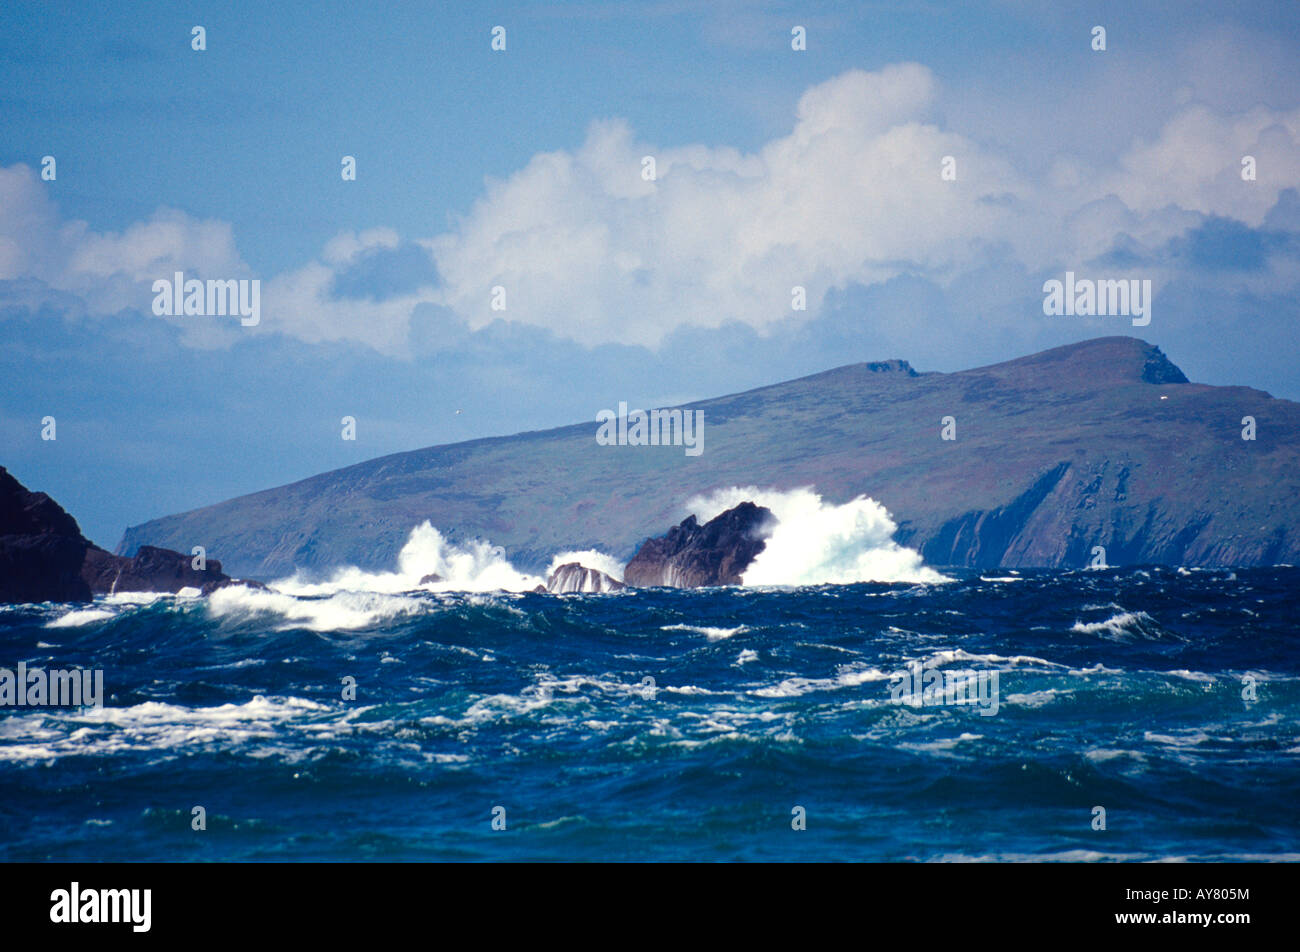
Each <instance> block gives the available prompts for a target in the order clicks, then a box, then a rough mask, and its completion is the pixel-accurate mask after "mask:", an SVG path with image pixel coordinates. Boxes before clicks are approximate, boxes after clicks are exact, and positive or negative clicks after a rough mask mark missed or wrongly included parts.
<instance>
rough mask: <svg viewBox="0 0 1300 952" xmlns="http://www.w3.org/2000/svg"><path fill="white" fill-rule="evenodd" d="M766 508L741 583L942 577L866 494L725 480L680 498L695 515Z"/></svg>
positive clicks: (829, 582)
mask: <svg viewBox="0 0 1300 952" xmlns="http://www.w3.org/2000/svg"><path fill="white" fill-rule="evenodd" d="M746 500H748V501H750V502H754V503H757V504H758V505H760V506H766V507H767V508H768V509H770V510H772V513H773V515H775V516H776V518H777V520H778V522H777V525H776V528H775V529H774V530H773V531H772V534H771V535H770V536H769V537H768V540H767V545H766V547H765V548H764V549H763V551H762V552H761V553H759V556H758V558H756V559H755V560H754V561H753V563H752V564H751V565H750V566H749V568H748V569H747V570H746V571H745V573H744V575H743V576H742V577H741V578H742V581H743V582H744V584H745V585H748V586H754V585H851V584H853V583H854V582H913V583H918V582H921V583H931V582H949V581H952V579H950V578H948V577H947V576H945V575H941V574H940V573H939V572H936V571H935V570H934V569H931V568H927V567H926V566H925V565H924V564H923V562H922V560H921V554H920V553H919V552H917V551H916V550H915V549H909V548H906V547H904V546H901V545H899V544H898V543H897V542H895V541H894V539H893V536H894V533H895V532H896V531H898V526H897V525H896V524H895V523H894V520H893V519H892V518H890V515H889V513H888V512H887V511H886V509H885V507H884V506H882V505H881V504H880V503H878V502H876V501H875V500H874V499H871V498H869V497H867V496H858V497H857V498H855V499H852V500H850V501H849V502H846V503H844V504H843V505H838V506H837V505H835V504H834V503H828V502H825V501H823V499H822V497H821V496H820V495H818V494H817V493H816V492H814V491H813V490H812V489H811V488H808V487H804V488H800V489H792V490H778V489H758V488H756V487H754V486H747V487H744V488H741V487H738V486H732V487H730V488H728V489H720V490H717V491H716V492H713V493H710V494H708V495H705V496H696V497H694V498H692V499H691V500H690V501H689V502H687V504H686V506H687V509H688V510H689V511H690V512H693V513H695V515H696V518H698V519H699V520H700V521H701V522H705V521H707V520H709V519H712V518H713V517H714V516H717V515H719V514H720V513H722V512H725V511H726V510H728V509H731V508H732V507H734V506H736V505H738V504H740V503H742V502H745V501H746Z"/></svg>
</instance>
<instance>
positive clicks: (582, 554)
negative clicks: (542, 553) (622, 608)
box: [546, 549, 624, 582]
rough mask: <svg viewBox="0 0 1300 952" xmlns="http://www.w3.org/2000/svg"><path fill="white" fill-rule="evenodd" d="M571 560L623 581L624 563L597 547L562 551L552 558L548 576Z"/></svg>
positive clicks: (547, 571)
mask: <svg viewBox="0 0 1300 952" xmlns="http://www.w3.org/2000/svg"><path fill="white" fill-rule="evenodd" d="M570 562H577V563H578V564H579V565H582V566H585V567H586V568H589V569H595V570H596V571H598V572H604V573H605V574H606V575H608V576H609V577H610V578H612V579H616V580H618V581H620V582H621V581H623V568H624V566H623V563H622V562H620V561H619V560H618V559H616V558H614V557H613V556H612V555H606V554H605V553H604V552H600V551H598V550H597V549H581V550H579V551H575V552H561V553H560V554H559V555H557V556H556V557H555V558H553V559H551V564H550V565H549V566H547V569H546V577H547V578H550V577H551V573H553V572H554V571H555V570H556V569H558V568H559V567H560V566H561V565H567V564H568V563H570Z"/></svg>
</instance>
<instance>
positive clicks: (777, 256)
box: [0, 63, 1300, 355]
mask: <svg viewBox="0 0 1300 952" xmlns="http://www.w3.org/2000/svg"><path fill="white" fill-rule="evenodd" d="M941 101H942V97H941V95H940V89H939V84H938V81H937V80H936V78H935V76H934V75H933V74H932V73H931V71H930V70H929V69H927V68H926V67H924V66H921V65H918V64H914V63H905V64H900V65H894V66H889V67H885V68H884V69H881V70H878V71H875V72H865V71H862V70H851V71H849V72H846V73H843V74H841V75H839V76H836V77H834V78H832V79H829V80H827V81H825V82H823V83H820V84H818V85H815V86H813V87H811V88H809V89H808V90H806V91H805V93H804V95H803V96H802V97H801V99H800V100H799V103H798V106H797V109H796V111H795V115H794V117H793V122H792V126H791V128H790V131H789V133H788V134H786V135H783V136H780V137H778V138H775V139H773V140H771V141H769V142H767V143H766V144H764V145H762V146H761V147H759V148H758V149H756V150H755V151H752V152H743V151H740V150H737V149H733V148H727V147H714V146H705V145H699V144H688V145H681V146H673V147H664V148H660V147H656V146H654V145H652V144H648V143H645V142H643V141H640V140H639V139H638V138H637V136H636V134H635V133H634V131H633V130H632V129H631V128H630V127H629V126H628V124H627V123H626V122H624V121H622V120H618V119H607V120H601V121H597V122H594V123H592V124H591V126H590V127H589V129H588V133H587V136H586V139H585V141H584V142H583V143H582V144H581V145H580V146H578V147H577V148H576V149H573V150H571V151H570V150H558V151H553V152H545V153H539V154H537V155H535V156H534V157H533V158H532V159H531V160H530V161H529V162H528V163H527V164H526V165H525V166H524V167H523V168H521V169H519V170H518V171H517V172H515V173H514V174H512V175H510V176H508V177H507V178H505V179H503V180H494V181H489V182H488V183H487V185H486V188H485V191H484V194H483V196H482V197H481V199H480V200H479V201H478V202H477V203H476V204H475V205H474V206H473V207H472V208H471V209H470V211H469V213H468V214H467V215H465V216H464V217H463V218H462V219H460V220H458V221H456V222H455V223H454V225H453V226H452V227H451V229H450V230H448V231H446V232H445V233H443V234H440V235H437V236H435V237H432V238H428V239H424V240H422V241H420V244H422V245H423V246H424V247H425V248H426V250H428V252H429V253H430V255H431V257H432V259H433V261H434V263H436V267H437V273H438V274H439V275H440V277H441V281H442V284H441V286H440V287H434V286H432V278H431V283H430V286H428V287H421V288H418V289H415V290H410V291H406V292H404V293H400V294H397V295H394V296H390V297H385V296H384V295H377V296H376V297H377V298H378V299H369V298H357V297H339V296H337V295H336V290H335V289H336V285H337V278H338V277H339V276H340V275H341V274H342V273H343V272H345V271H346V270H347V269H349V268H350V267H352V266H353V265H355V264H356V263H358V262H359V261H360V259H362V258H363V257H365V256H367V255H369V254H372V253H382V252H392V251H395V250H397V249H399V248H400V247H401V245H402V238H401V236H399V235H398V234H397V233H396V232H395V231H394V230H392V229H388V228H375V229H370V230H367V231H362V232H359V233H353V232H345V233H342V234H340V235H338V236H337V237H335V238H334V239H332V240H331V241H329V242H328V243H327V244H326V245H325V247H324V248H323V249H321V251H320V255H319V257H318V259H316V260H312V261H308V262H307V263H306V264H304V265H303V266H301V267H299V268H297V269H295V270H292V271H289V272H285V273H282V274H280V275H279V276H276V277H274V278H270V279H267V280H265V281H264V282H263V285H264V286H263V297H262V315H263V320H262V324H261V325H260V326H259V327H257V328H255V329H252V330H251V332H252V333H274V332H281V333H285V334H289V335H291V336H294V337H297V338H300V339H303V340H307V341H353V342H358V343H363V344H366V345H368V346H371V347H373V348H375V349H377V350H379V351H381V352H384V353H389V354H397V355H401V354H405V353H407V352H408V349H409V348H408V340H409V334H410V329H411V324H412V315H413V314H414V313H415V312H416V310H417V309H418V308H419V307H420V306H421V305H422V304H423V305H435V306H441V307H445V308H446V309H447V311H449V312H450V314H451V315H454V316H455V318H458V319H459V320H461V321H463V322H464V323H465V324H466V325H468V327H469V328H471V329H474V330H478V329H482V328H484V327H486V326H487V325H489V324H491V323H492V322H494V321H497V320H507V321H513V322H518V323H522V324H526V325H533V326H538V327H544V328H547V329H550V330H551V331H553V332H555V333H557V334H559V335H561V336H564V337H568V338H572V339H574V340H578V341H580V342H583V343H587V344H600V343H606V342H622V343H629V344H643V345H647V346H655V345H657V344H659V343H660V342H661V341H662V340H663V339H664V337H665V336H666V335H667V334H669V333H671V332H672V331H673V330H674V329H676V328H678V327H684V326H694V327H703V328H716V327H719V326H722V325H723V324H725V323H727V322H732V321H736V322H742V323H744V324H747V325H750V326H752V327H754V328H756V329H758V330H760V331H763V332H768V331H772V330H774V329H777V328H779V327H781V326H783V325H787V324H791V323H797V322H800V321H803V320H806V319H808V318H811V317H814V316H816V315H817V313H818V311H819V310H820V308H821V305H822V303H823V301H824V299H825V297H826V295H827V293H828V292H829V291H830V290H832V289H835V288H845V287H847V286H848V285H850V284H863V285H871V284H875V283H879V282H883V281H887V280H889V279H891V278H893V277H896V276H898V275H901V274H917V275H921V276H924V277H926V278H929V279H931V280H933V281H936V282H938V283H939V284H948V283H950V282H953V281H955V280H959V279H961V278H962V276H963V275H966V274H969V273H970V272H972V271H973V270H975V269H977V268H979V267H980V266H982V265H984V264H989V263H993V264H998V265H1004V264H1011V265H1014V266H1017V267H1019V268H1021V269H1023V270H1024V271H1025V272H1027V273H1028V274H1031V275H1032V274H1037V273H1041V272H1042V271H1044V270H1055V269H1058V268H1062V269H1063V268H1074V267H1078V266H1080V265H1082V264H1083V263H1084V262H1086V261H1088V260H1091V259H1092V258H1095V257H1096V256H1098V255H1101V254H1103V253H1105V252H1106V251H1107V250H1109V249H1110V248H1112V247H1113V246H1114V244H1115V241H1116V239H1117V238H1118V237H1120V236H1127V238H1128V239H1130V240H1132V241H1133V242H1135V243H1136V244H1137V245H1138V246H1140V247H1141V248H1144V249H1148V250H1150V249H1157V248H1160V247H1162V246H1163V244H1164V243H1165V242H1167V241H1168V240H1169V239H1171V238H1173V237H1176V236H1178V235H1181V234H1183V233H1185V232H1186V231H1187V230H1188V229H1189V228H1193V227H1195V226H1196V225H1197V224H1198V223H1199V221H1200V216H1202V215H1206V214H1216V215H1224V216H1229V217H1232V218H1236V219H1239V220H1241V221H1243V222H1245V223H1247V224H1250V225H1258V224H1260V223H1261V222H1262V221H1263V218H1264V216H1265V214H1266V213H1267V211H1268V209H1269V208H1271V207H1272V206H1273V205H1274V203H1275V202H1276V201H1277V198H1278V195H1279V193H1280V192H1281V190H1283V189H1285V188H1288V187H1300V149H1298V148H1297V143H1300V110H1291V111H1286V110H1278V109H1272V108H1269V107H1266V106H1263V105H1256V106H1254V107H1252V108H1249V109H1247V110H1245V111H1241V112H1225V111H1216V110H1215V109H1214V108H1211V107H1210V106H1208V105H1206V104H1204V103H1199V102H1198V103H1190V104H1187V105H1184V106H1182V107H1180V108H1178V109H1177V111H1176V112H1174V114H1173V115H1172V117H1171V118H1170V119H1169V120H1168V121H1167V122H1166V123H1165V124H1164V125H1162V126H1161V127H1159V128H1157V129H1155V130H1154V131H1153V133H1152V135H1151V136H1150V137H1149V138H1146V139H1144V140H1141V141H1137V142H1134V143H1132V144H1131V145H1130V146H1129V147H1128V148H1127V149H1126V150H1124V151H1120V150H1116V151H1115V153H1114V157H1113V158H1111V159H1109V160H1100V161H1099V159H1098V158H1097V156H1095V155H1094V156H1091V157H1089V158H1087V159H1081V158H1079V157H1076V156H1071V155H1068V154H1062V155H1060V156H1058V157H1057V159H1056V160H1055V161H1054V162H1053V163H1051V164H1050V167H1047V168H1045V170H1044V171H1043V173H1042V175H1041V176H1040V177H1038V178H1036V179H1035V178H1031V177H1029V176H1027V175H1025V174H1024V173H1023V172H1021V171H1019V170H1018V169H1017V167H1016V163H1015V161H1014V156H1013V155H1012V153H1011V152H1010V150H1009V148H1007V147H1003V148H1002V149H1001V150H1000V151H999V150H998V149H995V148H994V147H993V146H991V145H989V144H986V143H982V142H975V141H974V140H972V139H971V138H969V137H967V136H963V135H961V134H958V133H956V132H953V131H951V130H950V129H947V128H945V127H944V125H943V124H942V123H941V122H939V121H938V120H937V119H936V118H934V115H933V113H934V112H935V110H936V107H937V105H938V104H939V103H940V102H941ZM1246 154H1251V155H1254V156H1255V157H1256V160H1257V163H1258V172H1259V177H1258V181H1256V182H1253V183H1247V182H1243V181H1242V180H1241V177H1240V168H1241V166H1240V162H1241V157H1242V156H1243V155H1246ZM645 155H652V156H654V158H655V162H656V171H657V181H654V182H647V181H644V180H643V179H642V176H641V172H642V157H643V156H645ZM948 155H951V156H954V157H955V159H956V162H957V180H956V181H955V182H946V181H943V180H942V179H941V177H940V163H941V160H942V159H943V157H944V156H948ZM175 270H183V271H185V272H186V273H187V274H191V275H194V276H214V277H243V276H246V275H248V268H247V266H246V265H245V263H244V262H243V260H242V259H241V258H240V255H239V252H238V249H237V248H236V245H235V241H234V238H233V232H232V229H231V226H230V225H229V224H227V223H224V222H219V221H201V220H197V219H194V218H191V217H190V216H188V215H186V214H184V213H183V212H179V211H174V210H170V209H160V210H159V211H158V212H156V213H155V214H154V215H153V216H152V217H151V218H150V219H149V220H148V221H144V222H140V223H137V224H134V225H131V226H130V227H128V228H126V229H125V230H124V231H122V232H121V233H107V232H104V233H99V232H94V231H92V230H91V229H90V227H89V226H88V225H87V224H86V223H85V222H80V221H64V220H62V219H61V217H60V215H59V214H58V211H57V209H56V207H55V205H54V203H53V202H52V201H51V200H50V198H49V197H48V194H47V190H46V187H45V185H44V183H41V182H39V181H38V180H37V178H36V176H35V174H34V173H33V172H32V171H31V170H30V169H28V168H27V167H25V166H15V167H12V168H10V169H0V279H5V278H18V277H24V278H37V279H39V280H40V281H43V282H45V283H46V284H47V285H49V286H50V287H51V288H53V289H55V290H57V291H60V292H66V293H71V294H75V295H77V296H79V297H81V298H82V299H84V300H85V301H86V302H87V306H88V308H89V309H90V310H92V311H98V312H100V313H112V312H114V311H116V310H117V309H120V308H122V307H126V306H136V307H139V308H141V309H142V310H147V308H148V302H149V299H150V298H149V283H150V282H151V281H152V280H153V279H154V278H156V277H159V276H166V275H169V274H170V273H171V272H172V271H175ZM430 273H431V275H432V269H431V272H430ZM1290 273H1291V272H1285V273H1284V272H1283V271H1277V272H1274V273H1272V274H1270V275H1269V276H1268V278H1267V280H1270V281H1282V280H1286V281H1291V284H1290V285H1289V286H1291V287H1293V286H1294V281H1293V280H1292V279H1291V278H1288V277H1286V275H1287V274H1290ZM1117 276H1118V275H1117ZM1151 277H1154V278H1155V279H1156V282H1157V288H1158V287H1159V286H1160V283H1161V280H1162V275H1160V274H1156V275H1151ZM1259 280H1264V279H1263V278H1261V279H1259ZM497 285H501V286H503V287H505V289H506V303H507V309H506V310H505V311H495V310H493V309H492V308H491V302H492V289H493V288H494V287H495V286H497ZM795 285H802V286H803V287H805V288H806V289H807V311H806V312H794V311H793V310H792V308H791V288H792V287H793V286H795ZM26 293H27V292H24V294H26ZM449 319H450V318H449ZM909 319H910V315H907V314H899V315H896V316H894V317H893V318H892V320H895V321H897V322H899V324H900V326H901V325H903V324H906V322H907V321H908V320H909ZM971 319H972V320H980V321H987V320H988V319H989V318H986V317H981V316H979V315H974V316H972V318H971ZM182 320H183V319H182ZM881 330H882V331H885V330H887V329H886V328H881ZM237 332H242V330H241V329H239V328H237V327H235V326H234V325H233V324H232V325H231V326H230V327H227V328H223V329H213V328H212V327H207V328H206V329H205V328H202V327H192V328H190V329H189V331H188V333H189V334H190V335H191V340H192V342H202V341H201V340H200V338H199V337H198V335H200V334H207V335H210V336H211V335H218V336H221V337H222V339H233V335H234V334H235V333H237Z"/></svg>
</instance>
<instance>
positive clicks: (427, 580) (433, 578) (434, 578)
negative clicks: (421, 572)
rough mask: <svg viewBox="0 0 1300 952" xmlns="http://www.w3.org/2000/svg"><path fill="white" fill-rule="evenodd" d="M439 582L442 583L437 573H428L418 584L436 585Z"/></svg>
mask: <svg viewBox="0 0 1300 952" xmlns="http://www.w3.org/2000/svg"><path fill="white" fill-rule="evenodd" d="M441 581H442V576H441V575H439V574H438V573H437V572H430V573H429V574H428V575H425V576H423V577H422V578H421V579H420V584H421V585H437V584H438V583H439V582H441Z"/></svg>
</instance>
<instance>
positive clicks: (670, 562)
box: [623, 502, 776, 588]
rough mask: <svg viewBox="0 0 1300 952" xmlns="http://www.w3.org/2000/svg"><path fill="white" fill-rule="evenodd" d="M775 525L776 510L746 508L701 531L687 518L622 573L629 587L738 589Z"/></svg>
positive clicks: (651, 542) (723, 515)
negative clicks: (726, 587)
mask: <svg viewBox="0 0 1300 952" xmlns="http://www.w3.org/2000/svg"><path fill="white" fill-rule="evenodd" d="M775 525H776V517H775V516H774V515H772V510H770V509H768V508H766V507H764V506H756V505H754V503H752V502H742V503H741V504H740V505H738V506H736V507H735V508H733V509H728V510H727V511H726V512H724V513H721V514H720V515H717V516H715V517H714V518H712V519H710V520H709V521H708V522H706V523H704V525H700V524H699V521H698V520H697V519H696V518H695V516H693V515H692V516H688V517H686V519H684V520H683V521H682V522H681V524H680V525H676V526H673V528H671V529H669V530H668V534H667V535H665V536H661V537H659V538H657V539H648V540H646V542H645V543H644V544H643V545H642V546H641V548H640V549H638V550H637V553H636V555H634V556H633V557H632V561H631V562H629V563H628V564H627V568H626V569H625V570H624V571H623V580H624V581H625V582H626V583H627V584H628V585H635V586H638V587H646V586H653V585H664V586H669V587H671V588H700V587H701V586H705V585H739V584H741V576H742V575H743V574H744V572H745V569H747V568H749V565H750V563H751V562H753V561H754V559H756V558H758V555H759V553H760V552H762V551H763V549H764V548H765V547H766V545H767V537H768V535H770V534H771V531H772V528H773V526H775Z"/></svg>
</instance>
